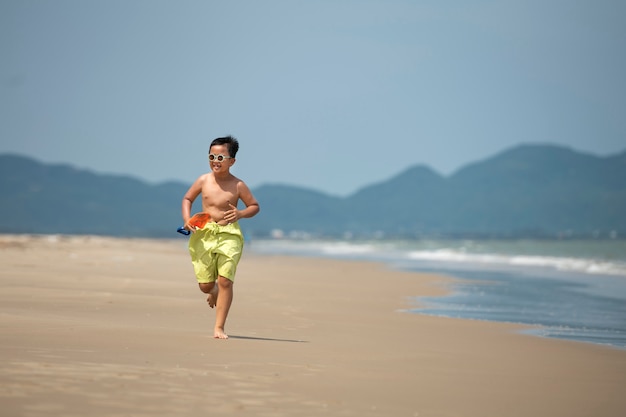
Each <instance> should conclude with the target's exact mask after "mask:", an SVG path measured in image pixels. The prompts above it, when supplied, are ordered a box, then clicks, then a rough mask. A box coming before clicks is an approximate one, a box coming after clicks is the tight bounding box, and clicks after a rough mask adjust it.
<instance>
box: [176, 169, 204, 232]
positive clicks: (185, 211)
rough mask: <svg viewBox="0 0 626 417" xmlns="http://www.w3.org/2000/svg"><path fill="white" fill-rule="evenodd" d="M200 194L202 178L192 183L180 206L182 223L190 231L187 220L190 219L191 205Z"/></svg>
mask: <svg viewBox="0 0 626 417" xmlns="http://www.w3.org/2000/svg"><path fill="white" fill-rule="evenodd" d="M201 192H202V177H200V178H198V179H197V180H196V182H194V183H193V184H192V185H191V187H189V189H188V190H187V192H186V193H185V195H184V196H183V201H182V204H181V212H182V215H183V222H184V223H185V226H184V227H185V229H187V230H191V228H190V227H189V225H188V224H187V223H188V222H189V218H190V217H191V205H192V204H193V202H194V200H195V199H196V197H198V195H199V194H200V193H201Z"/></svg>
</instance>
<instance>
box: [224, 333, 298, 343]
mask: <svg viewBox="0 0 626 417" xmlns="http://www.w3.org/2000/svg"><path fill="white" fill-rule="evenodd" d="M228 338H229V339H244V340H264V341H267V342H290V343H309V342H308V341H307V340H294V339H272V338H270V337H252V336H236V335H231V334H229V335H228Z"/></svg>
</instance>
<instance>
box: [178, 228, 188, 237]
mask: <svg viewBox="0 0 626 417" xmlns="http://www.w3.org/2000/svg"><path fill="white" fill-rule="evenodd" d="M176 231H177V232H178V233H180V234H181V235H185V236H189V235H190V234H191V232H190V231H189V230H187V229H185V228H184V227H182V226H181V227H179V228H178V229H176Z"/></svg>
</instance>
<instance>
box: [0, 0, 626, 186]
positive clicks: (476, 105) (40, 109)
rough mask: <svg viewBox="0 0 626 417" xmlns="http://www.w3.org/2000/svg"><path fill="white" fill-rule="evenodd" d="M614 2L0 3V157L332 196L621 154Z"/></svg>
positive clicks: (624, 40) (621, 86) (618, 12)
mask: <svg viewBox="0 0 626 417" xmlns="http://www.w3.org/2000/svg"><path fill="white" fill-rule="evenodd" d="M625 18H626V2H623V1H608V0H595V1H565V0H543V1H536V0H528V1H467V0H466V1H445V2H444V1H394V0H386V1H367V0H365V1H345V0H337V1H324V0H321V1H297V0H293V1H274V0H267V1H253V0H250V1H236V0H235V1H185V0H182V1H159V0H146V1H138V0H129V1H117V0H112V1H88V0H84V1H83V0H73V1H68V0H55V1H43V0H19V1H18V0H0V54H1V55H0V56H1V59H0V153H6V152H11V153H19V154H23V155H28V156H32V157H35V158H37V159H39V160H42V161H44V162H55V163H56V162H58V163H68V164H72V165H74V166H77V167H80V168H87V169H90V170H93V171H96V172H101V173H119V174H128V175H132V176H135V177H138V178H141V179H144V180H147V181H150V182H161V181H165V180H178V181H183V182H185V183H191V182H192V181H193V180H195V178H196V177H197V176H198V175H200V174H201V173H202V172H204V171H206V170H207V169H208V166H207V162H206V153H207V151H208V145H209V143H210V141H211V140H212V139H213V138H215V137H217V136H222V135H225V134H232V135H234V136H236V137H237V138H238V139H239V140H240V143H241V149H240V152H239V154H238V155H237V163H236V164H235V167H234V168H233V172H234V173H235V175H237V176H239V177H241V178H242V179H244V180H245V181H246V182H247V183H248V184H249V185H250V186H251V187H257V186H259V185H262V184H270V183H272V184H275V183H285V184H293V185H298V186H304V187H309V188H313V189H316V190H320V191H324V192H328V193H331V194H336V195H346V194H349V193H352V192H354V191H356V190H357V189H358V188H360V187H362V186H365V185H368V184H371V183H374V182H380V181H383V180H386V179H388V178H390V177H391V176H393V175H396V174H398V173H399V172H401V171H403V170H405V169H407V168H408V167H410V166H413V165H416V164H424V165H428V166H430V167H431V168H433V169H434V170H436V171H437V172H439V173H441V174H443V175H449V174H450V173H452V172H454V171H455V170H457V169H458V168H460V167H462V166H464V165H466V164H468V163H472V162H475V161H479V160H482V159H485V158H488V157H490V156H493V155H494V154H496V153H498V152H501V151H502V150H505V149H508V148H510V147H512V146H515V145H518V144H522V143H554V144H562V145H566V146H569V147H572V148H574V149H576V150H579V151H584V152H589V153H593V154H596V155H609V154H614V153H617V152H620V151H623V150H624V149H626V77H625V76H624V74H626V54H625V53H624V51H626V25H624V24H623V22H624V19H625Z"/></svg>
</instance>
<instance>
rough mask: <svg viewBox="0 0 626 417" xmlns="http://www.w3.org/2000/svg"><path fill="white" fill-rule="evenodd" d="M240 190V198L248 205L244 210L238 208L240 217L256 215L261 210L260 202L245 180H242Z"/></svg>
mask: <svg viewBox="0 0 626 417" xmlns="http://www.w3.org/2000/svg"><path fill="white" fill-rule="evenodd" d="M237 188H238V191H239V199H240V200H241V201H243V203H244V204H245V205H246V208H245V209H243V210H238V212H239V215H238V218H239V219H240V218H244V217H246V218H249V217H253V216H256V214H257V213H258V212H259V211H260V210H261V208H260V207H259V202H258V201H257V200H256V198H254V196H253V195H252V192H251V191H250V189H249V188H248V186H247V185H246V184H245V183H244V182H240V183H239V186H238V187H237Z"/></svg>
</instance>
